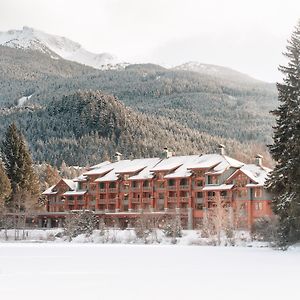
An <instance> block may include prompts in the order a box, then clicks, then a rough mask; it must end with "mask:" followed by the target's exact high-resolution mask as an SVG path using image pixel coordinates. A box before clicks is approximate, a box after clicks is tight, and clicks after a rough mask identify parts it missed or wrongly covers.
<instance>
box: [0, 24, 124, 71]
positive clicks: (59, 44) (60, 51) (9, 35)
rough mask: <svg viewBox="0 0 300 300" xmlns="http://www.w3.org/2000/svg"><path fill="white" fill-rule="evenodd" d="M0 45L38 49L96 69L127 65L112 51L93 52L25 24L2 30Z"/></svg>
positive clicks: (54, 56) (54, 57)
mask: <svg viewBox="0 0 300 300" xmlns="http://www.w3.org/2000/svg"><path fill="white" fill-rule="evenodd" d="M0 45H3V46H7V47H11V48H19V49H24V50H36V51H39V52H42V53H44V54H47V55H49V56H50V57H51V58H53V59H58V58H63V59H66V60H70V61H75V62H78V63H80V64H84V65H87V66H91V67H94V68H96V69H117V68H120V67H124V66H125V65H126V64H124V63H123V62H121V61H120V60H119V59H118V58H117V57H115V56H114V55H112V54H110V53H100V54H96V53H92V52H89V51H87V50H85V49H84V48H83V47H82V46H81V45H80V44H79V43H77V42H74V41H72V40H70V39H68V38H66V37H62V36H57V35H52V34H48V33H45V32H42V31H39V30H36V29H34V28H31V27H29V26H23V28H22V29H21V30H9V31H7V32H0Z"/></svg>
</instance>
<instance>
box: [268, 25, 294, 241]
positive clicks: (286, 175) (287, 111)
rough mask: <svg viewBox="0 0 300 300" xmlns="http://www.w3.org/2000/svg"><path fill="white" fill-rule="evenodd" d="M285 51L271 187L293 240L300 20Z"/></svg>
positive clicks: (286, 236)
mask: <svg viewBox="0 0 300 300" xmlns="http://www.w3.org/2000/svg"><path fill="white" fill-rule="evenodd" d="M284 55H285V56H286V57H287V58H288V60H289V62H288V65H287V66H280V68H279V69H280V71H281V72H282V73H283V74H284V75H285V76H284V80H283V83H278V84H277V88H278V98H279V101H280V102H281V104H280V105H279V107H278V108H277V109H276V110H274V111H273V112H272V113H273V114H274V115H275V116H276V126H275V127H274V137H273V139H274V143H273V145H271V146H270V152H271V154H272V156H273V158H274V160H275V161H276V166H275V168H274V171H273V172H272V173H271V176H270V179H269V181H268V187H269V189H270V191H271V192H272V193H273V195H274V197H273V210H274V212H275V213H276V214H277V215H278V216H279V222H280V236H281V238H282V242H284V243H291V242H295V241H298V240H300V21H299V24H298V26H296V28H295V31H294V32H293V34H292V37H291V39H290V41H288V46H287V52H286V53H284Z"/></svg>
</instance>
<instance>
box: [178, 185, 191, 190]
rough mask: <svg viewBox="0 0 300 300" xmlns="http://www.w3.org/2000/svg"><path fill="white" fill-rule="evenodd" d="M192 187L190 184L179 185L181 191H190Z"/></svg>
mask: <svg viewBox="0 0 300 300" xmlns="http://www.w3.org/2000/svg"><path fill="white" fill-rule="evenodd" d="M189 188H190V186H189V185H188V184H183V185H179V189H180V190H188V189H189Z"/></svg>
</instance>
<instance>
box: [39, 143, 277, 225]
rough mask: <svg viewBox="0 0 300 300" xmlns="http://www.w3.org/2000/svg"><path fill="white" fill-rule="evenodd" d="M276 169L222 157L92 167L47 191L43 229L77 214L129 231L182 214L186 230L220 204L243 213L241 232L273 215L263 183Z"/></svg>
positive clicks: (119, 161) (168, 156)
mask: <svg viewBox="0 0 300 300" xmlns="http://www.w3.org/2000/svg"><path fill="white" fill-rule="evenodd" d="M270 171H271V170H270V169H268V168H266V167H264V166H263V165H262V157H261V156H259V155H258V156H257V157H256V162H255V164H245V163H242V162H240V161H237V160H235V159H233V158H230V157H228V156H226V155H224V149H223V146H221V147H220V149H219V153H216V154H204V155H189V156H172V155H171V153H170V152H169V151H168V150H167V149H165V151H164V158H145V159H133V160H122V159H121V155H120V154H119V153H118V154H117V155H116V159H115V161H114V162H109V161H105V162H103V163H101V164H99V165H95V166H92V167H91V168H89V170H88V171H87V172H85V173H84V174H83V175H81V176H79V177H78V178H75V179H73V180H65V179H62V180H60V181H59V182H58V183H57V184H56V185H54V186H52V187H50V188H49V189H47V190H46V191H44V193H43V195H45V196H46V197H47V211H46V212H45V213H43V214H41V215H40V224H42V226H47V227H56V226H61V224H62V222H63V220H64V218H65V217H66V215H67V214H69V213H70V212H72V211H81V210H89V211H93V212H94V214H95V215H97V216H98V217H99V218H103V219H104V220H105V222H106V223H108V224H109V223H110V221H112V220H116V219H117V220H118V222H120V223H119V224H123V226H126V224H128V222H129V221H130V220H131V219H136V218H138V217H139V216H140V215H141V214H152V215H154V214H157V215H159V214H160V215H166V216H167V215H172V214H176V215H180V218H181V220H182V225H183V227H185V228H189V229H192V228H196V227H197V225H198V224H201V222H202V220H203V216H204V214H205V212H206V211H207V210H209V209H211V208H213V207H214V206H215V205H216V202H217V201H221V202H222V203H223V204H224V205H226V206H228V207H232V208H233V209H234V210H235V211H238V216H239V219H240V221H241V222H240V223H241V227H247V228H250V227H251V225H252V224H253V222H254V221H255V219H257V218H260V217H263V216H271V215H272V210H271V196H270V195H269V194H268V192H267V191H266V190H265V188H264V183H265V181H266V179H267V176H268V173H269V172H270Z"/></svg>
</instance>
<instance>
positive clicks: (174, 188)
mask: <svg viewBox="0 0 300 300" xmlns="http://www.w3.org/2000/svg"><path fill="white" fill-rule="evenodd" d="M167 189H168V190H176V185H168V186H167Z"/></svg>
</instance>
